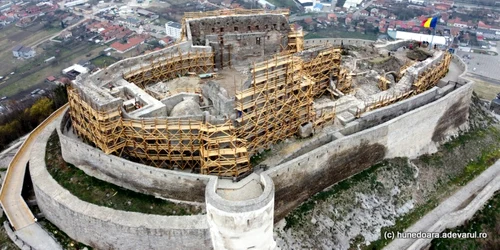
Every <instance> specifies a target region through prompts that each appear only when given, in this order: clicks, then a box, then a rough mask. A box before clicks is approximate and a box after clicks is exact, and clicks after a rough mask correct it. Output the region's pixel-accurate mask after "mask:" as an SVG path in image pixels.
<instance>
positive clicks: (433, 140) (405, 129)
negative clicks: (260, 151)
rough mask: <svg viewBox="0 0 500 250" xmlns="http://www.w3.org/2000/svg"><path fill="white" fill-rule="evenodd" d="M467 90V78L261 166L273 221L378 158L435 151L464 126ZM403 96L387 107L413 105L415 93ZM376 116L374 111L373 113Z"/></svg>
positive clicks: (408, 155) (466, 111) (365, 167)
mask: <svg viewBox="0 0 500 250" xmlns="http://www.w3.org/2000/svg"><path fill="white" fill-rule="evenodd" d="M471 94H472V83H468V84H466V85H463V86H459V88H457V89H456V90H455V91H453V92H451V93H449V94H448V95H446V96H443V97H442V98H440V99H438V100H436V101H435V102H432V103H429V104H426V105H424V106H422V107H420V108H417V109H414V110H412V111H410V112H407V113H405V114H403V115H401V116H399V117H396V118H394V119H392V120H390V121H388V122H385V123H383V124H380V125H377V126H375V127H372V128H369V129H365V130H363V131H360V132H357V133H354V134H351V135H349V136H345V137H341V138H339V139H337V140H335V141H332V142H330V143H328V144H325V145H323V146H321V147H319V148H316V149H314V150H312V151H311V152H309V153H307V154H304V155H301V156H299V157H297V158H295V159H293V160H290V161H288V162H285V163H283V164H280V165H278V166H276V167H274V168H271V169H269V170H267V171H266V173H267V174H268V175H269V176H270V177H271V178H272V179H273V182H274V184H275V189H276V195H275V200H276V205H275V208H276V209H275V218H276V220H275V221H278V220H280V219H282V218H283V217H284V216H286V214H288V213H289V212H290V211H291V210H292V209H293V208H295V207H297V206H298V205H300V204H301V203H302V202H303V201H305V200H306V199H307V198H309V197H310V196H312V195H314V194H315V193H317V192H319V191H322V190H323V189H325V188H327V187H329V186H331V185H332V184H334V183H337V182H338V181H341V180H343V179H345V178H348V177H350V176H352V175H354V174H356V173H359V172H361V171H363V170H365V169H367V168H369V167H370V166H372V165H374V164H376V163H377V162H379V161H381V160H383V159H384V158H394V157H410V158H413V157H417V156H419V155H422V154H426V153H433V152H436V151H437V146H438V145H439V143H442V142H443V141H445V140H447V139H448V138H449V137H450V136H451V135H455V134H457V133H458V131H459V130H460V129H467V119H468V114H469V104H470V98H471ZM407 102H408V103H407V104H405V105H399V106H395V107H393V108H394V109H396V110H393V111H392V112H397V111H398V109H400V110H403V109H404V108H405V107H408V106H412V105H415V106H416V105H418V103H417V102H418V99H409V100H407ZM391 109H392V108H391ZM378 117H379V116H378V115H375V114H374V118H373V119H374V120H375V118H378ZM382 117H383V115H382ZM379 119H382V118H379ZM354 123H358V121H354ZM358 124H359V123H358ZM348 126H351V124H348ZM292 180H293V181H292Z"/></svg>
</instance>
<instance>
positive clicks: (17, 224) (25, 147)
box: [0, 104, 67, 231]
mask: <svg viewBox="0 0 500 250" xmlns="http://www.w3.org/2000/svg"><path fill="white" fill-rule="evenodd" d="M66 106H67V104H66V105H64V106H63V107H61V108H60V109H58V110H57V111H56V112H54V113H52V115H50V116H49V117H48V118H47V119H46V120H45V121H43V122H42V123H41V124H40V125H39V126H38V127H37V128H35V129H34V130H33V131H32V132H31V134H30V135H29V136H28V137H27V138H26V140H25V141H24V143H23V144H22V146H21V147H20V148H19V151H18V152H17V154H16V155H15V156H14V158H13V159H12V162H11V163H10V164H9V168H8V169H7V173H6V176H5V179H4V182H3V185H2V189H1V190H0V204H1V205H2V208H3V210H4V212H5V214H6V215H7V218H8V219H9V221H10V224H11V225H12V226H13V227H14V229H15V230H16V231H17V230H20V229H23V228H25V227H27V226H30V225H32V224H34V223H35V217H34V216H33V213H32V212H31V210H30V209H29V208H28V205H27V204H26V202H25V201H24V199H23V198H22V197H21V191H22V188H23V182H24V175H25V173H26V164H27V163H28V161H29V158H30V152H31V150H32V146H33V143H34V142H35V140H36V138H37V136H38V134H39V133H40V132H41V131H42V130H43V129H44V128H45V127H47V126H48V125H50V124H51V122H52V121H53V120H55V119H56V118H58V117H59V116H60V115H62V113H63V111H64V109H65V108H66ZM52 126H55V125H54V124H52Z"/></svg>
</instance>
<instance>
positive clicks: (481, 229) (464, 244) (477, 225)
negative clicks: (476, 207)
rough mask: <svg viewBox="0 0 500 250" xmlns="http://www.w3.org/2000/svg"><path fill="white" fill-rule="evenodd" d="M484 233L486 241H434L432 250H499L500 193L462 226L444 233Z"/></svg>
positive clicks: (444, 239)
mask: <svg viewBox="0 0 500 250" xmlns="http://www.w3.org/2000/svg"><path fill="white" fill-rule="evenodd" d="M450 232H452V233H486V234H487V235H488V237H487V238H486V239H472V238H468V239H467V238H465V239H450V238H443V239H434V240H432V242H431V247H430V249H432V250H447V249H470V250H472V249H500V192H497V193H496V195H494V196H493V198H492V199H490V200H489V201H488V202H487V203H486V204H485V205H484V207H483V209H481V210H480V211H479V212H477V213H476V214H475V215H474V217H473V218H472V219H470V220H468V221H467V222H466V223H465V224H464V225H463V226H459V227H457V228H454V229H447V230H446V231H444V233H450Z"/></svg>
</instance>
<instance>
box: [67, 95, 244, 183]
mask: <svg viewBox="0 0 500 250" xmlns="http://www.w3.org/2000/svg"><path fill="white" fill-rule="evenodd" d="M68 94H69V95H68V97H69V101H70V107H71V112H70V116H71V121H72V125H73V129H74V131H75V132H76V133H77V135H78V136H80V137H81V138H84V139H85V140H86V141H87V142H89V143H91V144H94V145H95V146H96V147H98V148H100V149H101V150H102V151H103V152H104V153H106V154H115V155H117V156H120V157H122V156H127V157H129V158H131V159H133V160H137V161H139V162H142V163H143V164H147V165H152V166H156V167H160V168H172V169H175V168H178V169H182V170H184V169H191V170H197V171H198V172H200V173H202V174H214V175H220V176H227V177H239V176H241V175H243V174H245V173H247V172H248V171H249V170H250V169H251V166H250V162H249V155H248V152H247V147H246V141H245V140H240V139H238V138H237V137H236V131H235V128H234V126H233V125H232V123H231V122H230V121H226V122H225V123H224V124H220V125H213V124H209V123H206V122H203V121H201V119H199V120H196V119H192V118H191V119H176V118H150V119H134V118H126V117H124V116H122V112H123V111H122V110H121V108H120V107H116V108H113V109H110V110H106V111H104V110H98V109H96V108H95V107H92V106H91V105H89V104H88V102H87V101H86V100H83V99H82V98H81V97H82V96H83V95H81V94H80V93H78V91H77V90H76V89H69V90H68Z"/></svg>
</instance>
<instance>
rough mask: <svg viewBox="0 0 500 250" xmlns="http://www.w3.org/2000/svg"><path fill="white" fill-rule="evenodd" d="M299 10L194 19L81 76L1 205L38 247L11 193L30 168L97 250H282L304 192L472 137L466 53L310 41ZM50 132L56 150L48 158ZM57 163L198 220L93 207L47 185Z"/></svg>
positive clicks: (12, 174) (52, 207) (39, 186)
mask: <svg viewBox="0 0 500 250" xmlns="http://www.w3.org/2000/svg"><path fill="white" fill-rule="evenodd" d="M288 17H289V12H288V10H274V11H267V10H241V9H234V10H219V11H213V12H200V13H186V14H185V16H184V18H183V19H182V22H181V23H182V38H181V39H179V40H178V41H177V42H176V43H175V44H173V45H171V46H169V47H166V48H165V49H163V50H159V51H156V52H152V53H149V54H146V55H141V56H138V57H133V58H128V59H125V60H122V61H118V62H116V63H114V64H112V65H110V66H109V67H107V68H104V69H101V70H99V71H97V72H94V73H92V74H89V73H85V74H81V75H79V76H78V77H77V78H76V80H74V81H73V82H72V83H71V85H70V86H68V99H69V103H68V105H66V106H65V107H63V108H61V109H60V110H58V111H56V112H55V113H53V114H52V115H51V117H49V118H48V119H47V120H46V121H45V122H44V123H43V124H42V125H40V126H39V127H38V128H37V129H36V130H35V131H34V132H33V133H32V135H33V136H32V137H31V136H30V137H29V138H28V139H27V141H28V144H26V145H24V144H23V148H21V149H20V152H21V154H19V153H18V155H19V156H18V155H16V157H18V160H16V159H15V160H13V163H11V166H10V167H9V170H8V173H7V177H6V181H5V183H4V188H3V189H2V194H1V202H2V206H3V207H4V210H5V212H6V214H7V216H8V218H9V221H10V222H11V224H10V225H11V226H12V229H13V231H15V233H16V235H18V236H19V237H20V238H19V239H23V241H22V242H23V244H25V245H29V246H34V245H33V244H31V243H30V242H29V240H25V239H26V237H27V236H26V235H32V234H34V232H33V231H29V230H32V229H30V228H31V227H36V225H38V224H37V223H36V219H35V217H34V216H33V214H32V213H31V211H30V210H29V209H28V206H27V205H26V203H25V202H24V200H23V199H22V198H20V197H21V196H20V195H19V194H17V193H15V192H13V191H12V192H11V190H17V188H5V187H8V186H9V185H15V184H16V182H15V181H11V182H12V184H11V182H10V180H12V179H15V178H21V177H20V176H24V173H25V172H23V170H22V166H23V164H24V166H26V163H24V162H21V160H29V162H30V164H29V175H30V177H31V180H32V184H33V190H34V194H35V196H36V201H37V206H38V207H39V208H40V210H41V213H43V215H44V216H45V218H46V219H47V220H48V221H50V222H51V223H53V224H54V225H55V226H57V228H59V229H61V230H62V231H63V232H65V233H66V234H67V235H68V236H69V237H71V238H72V239H74V240H76V241H78V242H82V243H84V244H87V245H88V246H91V247H93V248H98V249H110V248H113V249H247V248H255V249H275V248H276V241H275V239H274V238H273V227H274V224H275V223H276V222H278V221H280V220H282V219H283V218H284V217H285V216H286V215H287V214H288V213H290V211H292V210H293V209H295V208H296V207H298V206H299V205H300V204H301V203H302V202H304V201H305V200H307V199H308V198H309V197H311V196H313V195H314V194H316V193H318V192H320V191H322V190H324V189H325V188H328V187H330V186H331V185H333V184H335V183H338V182H339V181H341V180H344V179H346V178H349V177H350V176H353V175H355V174H357V173H360V172H362V171H364V170H366V169H368V168H370V166H373V165H374V164H376V163H378V162H380V161H382V160H384V159H387V158H394V157H408V158H412V157H417V156H419V155H422V154H429V153H433V152H436V150H437V147H438V146H439V145H441V144H442V143H444V142H445V141H447V140H449V139H450V138H451V137H453V136H456V135H457V134H458V133H459V131H466V130H467V129H468V127H467V126H468V125H467V124H468V123H467V120H468V115H469V103H470V99H471V95H472V82H471V81H469V80H466V79H465V78H462V77H461V73H460V72H463V71H465V70H466V67H467V66H466V65H465V64H464V63H463V62H462V61H461V59H460V58H458V57H456V56H454V55H452V54H450V53H448V52H447V51H442V50H438V49H432V47H431V46H429V47H425V48H424V47H420V46H418V45H417V44H415V42H414V41H393V42H374V41H369V40H359V39H340V38H337V39H336V38H330V39H311V40H304V34H303V32H302V30H294V29H293V28H292V27H294V26H291V25H290V24H289V22H288ZM410 44H411V46H409V45H410ZM409 47H410V48H411V47H413V49H411V50H410V49H408V48H409ZM450 65H451V66H450ZM54 131H55V132H54ZM53 136H56V137H57V138H58V141H59V144H60V152H59V153H58V154H57V155H53V154H54V153H51V152H49V151H48V150H47V152H46V148H49V146H51V147H52V146H53V145H52V143H51V142H49V137H51V138H52V137H53ZM30 147H32V148H33V150H32V152H31V153H29V155H27V154H22V152H25V151H26V152H27V150H29V148H30ZM54 157H55V158H58V157H59V158H60V159H61V161H62V162H63V164H62V165H65V164H67V165H72V166H74V168H76V169H78V171H83V172H84V174H83V175H82V174H80V175H79V176H80V177H81V176H91V177H93V178H96V179H98V180H99V181H103V182H106V183H110V184H113V185H116V186H117V187H119V189H116V190H117V191H116V193H117V192H121V191H120V190H122V189H126V190H130V191H133V192H137V193H140V194H145V195H148V196H150V197H155V198H159V199H162V200H163V201H168V202H172V204H174V205H172V206H173V207H175V204H182V206H185V207H191V208H192V209H189V211H191V212H190V213H191V214H189V213H187V214H183V216H177V215H175V211H181V210H175V209H174V210H172V211H169V212H168V213H167V215H165V214H154V212H152V211H153V210H154V207H153V206H152V205H151V206H150V208H151V211H149V210H148V211H139V212H138V211H129V210H120V209H117V208H116V206H115V205H113V204H108V205H107V206H102V204H97V203H93V202H91V201H88V200H85V199H83V198H81V197H80V194H79V193H78V192H68V188H67V187H66V188H65V187H63V186H62V185H61V183H59V182H58V181H56V180H54V179H55V178H52V177H51V173H49V171H48V169H49V168H52V167H53V166H49V163H47V162H46V159H47V160H48V159H49V158H51V159H53V158H54ZM16 164H17V165H16ZM16 169H19V170H16ZM16 171H17V172H16ZM65 179H69V180H71V181H75V180H76V179H73V178H65ZM74 185H80V186H78V187H79V188H84V187H85V185H84V184H83V183H81V182H80V181H76V183H75V184H74ZM95 186H98V185H95V184H94V182H90V183H89V184H88V187H86V190H93V189H91V188H95ZM8 192H11V193H8ZM116 193H114V194H113V193H112V192H109V193H106V192H102V194H103V195H105V197H113V196H114V195H115V194H116ZM122 203H124V204H122V205H124V206H125V207H127V206H129V205H130V204H132V203H131V202H130V201H126V202H122ZM127 204H129V205H127ZM18 207H19V208H18ZM180 207H181V205H179V206H178V207H177V208H179V209H180ZM5 208H7V209H5ZM10 208H13V210H12V211H11V210H9V209H10ZM14 208H15V209H14ZM14 210H15V211H16V212H14ZM17 211H25V212H23V213H17ZM184 211H187V210H184ZM23 230H24V231H25V232H23ZM42 231H43V230H42ZM46 242H49V243H50V241H46ZM49 243H46V244H49ZM35 248H36V247H35ZM51 249H54V248H51Z"/></svg>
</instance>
